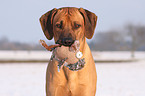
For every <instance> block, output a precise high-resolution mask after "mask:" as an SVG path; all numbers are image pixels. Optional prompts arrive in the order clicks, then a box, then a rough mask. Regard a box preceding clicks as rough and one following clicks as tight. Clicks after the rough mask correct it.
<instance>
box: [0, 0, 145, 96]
mask: <svg viewBox="0 0 145 96" xmlns="http://www.w3.org/2000/svg"><path fill="white" fill-rule="evenodd" d="M144 4H145V1H144V0H108V1H106V0H11V1H10V0H3V1H2V0H1V1H0V90H1V91H0V96H28V95H31V96H45V71H46V67H47V62H48V60H49V58H50V56H51V52H48V51H46V50H45V49H44V48H43V47H42V46H41V45H40V44H39V39H43V40H45V41H46V42H47V44H54V42H53V40H51V41H48V40H47V39H46V38H45V36H44V34H43V32H42V29H41V26H40V23H39V18H40V17H41V15H43V14H44V13H46V12H47V11H49V10H51V9H53V8H60V7H78V8H80V7H82V8H84V9H87V10H90V11H91V12H94V13H95V14H96V15H97V16H98V21H97V26H96V30H95V34H94V36H93V38H92V39H91V40H87V42H88V44H89V46H90V48H91V50H92V54H93V57H94V60H95V62H96V68H97V73H98V84H97V93H96V96H145V90H144V89H145V83H144V81H145V75H144V73H145V20H144V17H145V11H144V10H145V6H144Z"/></svg>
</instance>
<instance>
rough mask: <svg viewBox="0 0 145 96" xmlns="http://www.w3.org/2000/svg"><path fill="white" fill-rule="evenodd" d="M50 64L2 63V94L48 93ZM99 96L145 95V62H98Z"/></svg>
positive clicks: (42, 95)
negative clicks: (46, 75)
mask: <svg viewBox="0 0 145 96" xmlns="http://www.w3.org/2000/svg"><path fill="white" fill-rule="evenodd" d="M46 67H47V63H36V64H34V63H21V64H18V63H13V64H9V63H7V64H0V96H45V71H46ZM96 68H97V74H98V84H97V94H96V96H145V61H139V62H130V63H109V64H108V63H97V64H96Z"/></svg>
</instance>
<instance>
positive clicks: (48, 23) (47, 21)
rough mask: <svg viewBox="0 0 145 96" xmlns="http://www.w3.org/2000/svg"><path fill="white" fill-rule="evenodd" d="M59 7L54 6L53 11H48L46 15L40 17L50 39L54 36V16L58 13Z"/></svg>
mask: <svg viewBox="0 0 145 96" xmlns="http://www.w3.org/2000/svg"><path fill="white" fill-rule="evenodd" d="M56 11H57V9H56V8H54V9H52V10H51V11H48V12H47V13H45V14H44V15H42V16H41V17H40V19H39V20H40V24H41V27H42V30H43V32H44V34H45V36H46V38H47V39H48V40H51V39H52V38H53V25H52V23H53V18H54V16H55V14H56Z"/></svg>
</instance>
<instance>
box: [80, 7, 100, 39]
mask: <svg viewBox="0 0 145 96" xmlns="http://www.w3.org/2000/svg"><path fill="white" fill-rule="evenodd" d="M79 11H80V13H81V14H82V16H83V17H84V25H85V37H87V38H88V39H91V38H92V37H93V34H94V30H95V27H96V22H97V16H96V15H95V14H94V13H92V12H90V11H88V10H86V9H83V8H80V9H79Z"/></svg>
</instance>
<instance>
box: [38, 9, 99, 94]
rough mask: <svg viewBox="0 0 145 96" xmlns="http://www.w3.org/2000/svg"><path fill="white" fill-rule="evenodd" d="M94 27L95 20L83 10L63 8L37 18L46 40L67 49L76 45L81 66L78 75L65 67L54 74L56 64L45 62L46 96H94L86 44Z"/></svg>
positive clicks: (91, 64) (92, 65)
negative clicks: (78, 48) (82, 59)
mask: <svg viewBox="0 0 145 96" xmlns="http://www.w3.org/2000/svg"><path fill="white" fill-rule="evenodd" d="M96 23H97V16H96V15H95V14H94V13H92V12H90V11H88V10H86V9H83V8H75V7H63V8H59V9H56V8H54V9H52V10H50V11H48V12H47V13H45V14H44V15H42V16H41V17H40V24H41V27H42V30H43V32H44V35H45V36H46V38H47V39H48V40H51V39H52V38H54V41H55V43H57V44H61V45H64V46H71V45H72V44H73V42H74V41H75V40H79V42H80V51H81V52H82V53H83V58H85V66H84V68H83V69H81V70H78V71H72V70H69V69H68V68H67V67H63V69H62V70H61V71H60V72H58V71H57V63H58V62H57V61H56V60H52V61H49V64H48V67H47V72H46V96H95V93H96V83H97V73H96V68H95V63H94V60H93V57H92V54H91V51H90V48H89V46H88V44H87V42H86V38H87V39H91V38H92V36H93V34H94V30H95V27H96Z"/></svg>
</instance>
